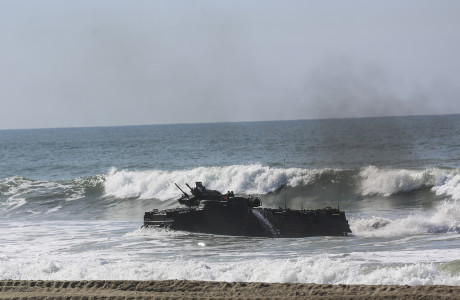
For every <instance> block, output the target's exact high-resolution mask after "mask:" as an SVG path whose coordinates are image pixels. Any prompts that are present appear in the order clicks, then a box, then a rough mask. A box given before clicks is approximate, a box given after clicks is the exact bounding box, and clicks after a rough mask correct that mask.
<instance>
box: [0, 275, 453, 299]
mask: <svg viewBox="0 0 460 300" xmlns="http://www.w3.org/2000/svg"><path fill="white" fill-rule="evenodd" d="M0 291H1V293H0V299H216V298H223V299H302V298H308V299H459V298H460V287H458V286H394V285H328V284H293V283H258V282H250V283H245V282H207V281H186V280H165V281H128V280H127V281H125V280H120V281H104V280H101V281H41V280H39V281H25V280H3V281H0Z"/></svg>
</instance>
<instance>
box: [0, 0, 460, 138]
mask: <svg viewBox="0 0 460 300" xmlns="http://www.w3.org/2000/svg"><path fill="white" fill-rule="evenodd" d="M0 101H1V110H0V112H1V113H0V129H9V128H37V127H78V126H110V125H136V124H161V123H195V122H222V121H259V120H286V119H311V118H336V117H363V116H387V115H414V114H446V113H460V1H458V0H452V1H440V0H432V1H423V0H414V1H409V0H405V1H401V0H394V1H393V0H385V1H383V0H382V1H369V0H363V1H352V0H348V1H344V0H340V1H328V0H321V1H320V0H318V1H306V0H301V1H281V0H279V1H267V0H259V1H251V0H241V1H234V0H232V1H217V0H209V1H193V0H184V1H175V0H172V1H169V0H168V1H166V0H165V1H153V0H149V1H143V0H135V1H113V0H105V1H97V0H90V1H82V0H79V1H62V0H56V1H47V0H40V1H35V0H30V1H22V0H11V1H10V0H0Z"/></svg>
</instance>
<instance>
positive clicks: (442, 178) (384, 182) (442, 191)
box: [359, 166, 460, 199]
mask: <svg viewBox="0 0 460 300" xmlns="http://www.w3.org/2000/svg"><path fill="white" fill-rule="evenodd" d="M459 172H460V170H459V169H438V168H431V169H426V170H408V169H380V168H377V167H375V166H369V167H366V168H364V169H362V170H361V171H360V173H359V176H360V179H361V183H360V188H361V194H362V195H364V196H368V195H383V196H386V197H388V196H390V195H394V194H397V193H400V192H410V191H413V190H416V189H419V188H421V187H429V188H431V189H432V190H433V191H434V192H436V194H437V195H447V196H451V197H452V199H460V173H459Z"/></svg>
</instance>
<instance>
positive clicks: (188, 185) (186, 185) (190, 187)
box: [185, 183, 193, 191]
mask: <svg viewBox="0 0 460 300" xmlns="http://www.w3.org/2000/svg"><path fill="white" fill-rule="evenodd" d="M185 185H186V186H188V188H189V189H190V190H192V191H193V189H192V188H191V187H190V186H189V185H188V183H186V184H185Z"/></svg>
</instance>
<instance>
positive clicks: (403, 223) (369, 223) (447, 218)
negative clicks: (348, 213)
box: [350, 200, 460, 237]
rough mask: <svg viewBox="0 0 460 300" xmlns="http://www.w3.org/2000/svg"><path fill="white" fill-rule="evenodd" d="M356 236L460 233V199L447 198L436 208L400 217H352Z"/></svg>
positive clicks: (352, 227) (351, 221) (352, 226)
mask: <svg viewBox="0 0 460 300" xmlns="http://www.w3.org/2000/svg"><path fill="white" fill-rule="evenodd" d="M350 227H351V230H352V231H353V234H354V235H356V236H374V237H385V236H407V235H418V234H437V233H460V201H457V200H445V201H442V202H441V203H440V204H438V205H437V206H436V207H435V208H434V210H431V211H428V212H419V213H413V214H410V215H408V216H405V217H403V218H400V219H393V220H392V219H389V218H384V217H381V216H372V217H367V218H360V217H354V218H352V219H350Z"/></svg>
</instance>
